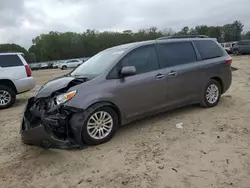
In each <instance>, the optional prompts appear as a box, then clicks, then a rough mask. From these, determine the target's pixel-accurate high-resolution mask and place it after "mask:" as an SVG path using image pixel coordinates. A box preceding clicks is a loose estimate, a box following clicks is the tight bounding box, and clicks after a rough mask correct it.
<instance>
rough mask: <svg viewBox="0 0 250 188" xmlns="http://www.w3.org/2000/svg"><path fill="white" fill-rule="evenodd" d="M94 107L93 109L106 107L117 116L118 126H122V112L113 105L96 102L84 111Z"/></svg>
mask: <svg viewBox="0 0 250 188" xmlns="http://www.w3.org/2000/svg"><path fill="white" fill-rule="evenodd" d="M94 106H95V108H100V107H102V106H108V107H110V108H112V109H113V110H114V111H115V112H116V114H117V117H118V122H119V126H120V125H122V124H123V121H122V119H123V118H122V117H123V116H122V112H121V110H120V109H119V108H118V106H117V105H115V104H114V103H113V102H110V101H98V102H95V103H93V104H91V105H90V106H88V107H87V108H86V109H85V110H87V109H89V108H92V107H94Z"/></svg>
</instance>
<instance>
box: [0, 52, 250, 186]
mask: <svg viewBox="0 0 250 188" xmlns="http://www.w3.org/2000/svg"><path fill="white" fill-rule="evenodd" d="M233 66H234V67H237V68H238V71H235V72H233V84H232V87H231V88H230V90H229V91H228V92H227V93H226V94H225V95H223V97H222V99H221V102H220V104H219V105H218V106H217V107H215V108H211V109H203V108H201V107H199V106H189V107H185V108H181V109H178V110H174V111H171V112H166V113H163V114H160V115H158V116H154V117H151V118H148V119H146V120H142V121H139V122H135V123H132V124H130V125H127V126H124V127H122V128H121V129H120V130H118V132H117V134H116V136H115V137H114V138H113V139H112V140H111V141H110V142H108V143H106V144H103V145H100V146H95V147H88V148H87V149H83V150H56V149H50V150H45V149H42V148H37V147H32V146H26V145H23V144H22V143H21V141H20V135H19V127H20V119H21V115H22V111H23V107H24V105H25V101H26V100H27V99H28V97H30V96H32V95H33V94H34V92H35V90H36V89H37V88H38V87H39V86H41V84H43V83H44V82H45V81H47V80H50V79H52V77H57V76H58V75H60V74H63V73H65V72H63V71H60V70H43V71H34V72H33V75H34V76H35V78H36V80H37V87H36V88H35V89H34V90H33V91H32V92H28V93H25V94H22V95H20V96H18V100H17V104H16V105H15V106H14V107H13V108H10V109H7V110H2V111H0V120H1V121H0V143H1V144H0V187H3V188H7V187H13V188H17V187H28V188H30V187H46V188H47V187H49V188H50V187H51V188H56V187H58V188H64V187H65V188H66V187H72V188H73V187H108V188H113V187H129V188H134V187H154V188H155V187H162V188H179V187H181V188H182V187H184V188H189V187H190V188H203V187H204V188H205V187H213V188H221V187H223V188H230V187H239V188H249V187H250V181H249V177H250V56H241V57H234V58H233ZM180 122H183V129H177V128H176V124H177V123H180Z"/></svg>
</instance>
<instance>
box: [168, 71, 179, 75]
mask: <svg viewBox="0 0 250 188" xmlns="http://www.w3.org/2000/svg"><path fill="white" fill-rule="evenodd" d="M176 75H177V72H176V71H170V72H169V73H168V76H176Z"/></svg>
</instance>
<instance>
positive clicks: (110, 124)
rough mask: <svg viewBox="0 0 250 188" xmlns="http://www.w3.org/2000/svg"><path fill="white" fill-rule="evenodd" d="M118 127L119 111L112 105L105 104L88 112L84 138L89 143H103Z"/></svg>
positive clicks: (83, 133)
mask: <svg viewBox="0 0 250 188" xmlns="http://www.w3.org/2000/svg"><path fill="white" fill-rule="evenodd" d="M90 111H92V110H91V109H90ZM117 128H118V116H117V113H116V112H115V111H114V110H113V109H112V108H111V107H109V106H103V107H100V108H97V109H95V110H93V111H92V112H90V113H89V114H87V118H86V119H85V122H84V125H83V128H82V139H83V141H84V142H85V143H87V144H89V145H98V144H102V143H105V142H107V141H109V140H110V139H111V138H112V137H113V136H114V134H115V133H116V130H117Z"/></svg>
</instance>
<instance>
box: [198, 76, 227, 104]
mask: <svg viewBox="0 0 250 188" xmlns="http://www.w3.org/2000/svg"><path fill="white" fill-rule="evenodd" d="M213 84H214V85H216V86H217V88H218V90H219V91H218V98H217V100H216V101H214V102H213V103H211V102H209V100H208V99H207V90H208V88H209V86H211V85H213ZM221 92H222V91H221V85H220V83H219V82H218V81H216V80H214V79H211V80H209V82H208V83H207V85H206V87H205V89H204V90H203V93H202V100H201V106H203V107H205V108H211V107H214V106H216V105H217V104H218V103H219V101H220V97H221Z"/></svg>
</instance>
